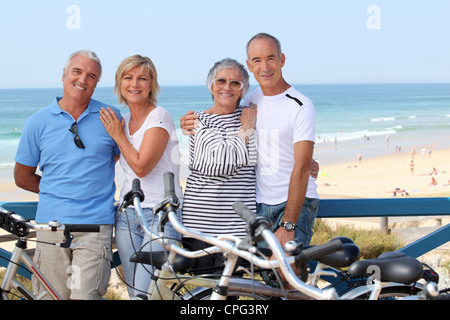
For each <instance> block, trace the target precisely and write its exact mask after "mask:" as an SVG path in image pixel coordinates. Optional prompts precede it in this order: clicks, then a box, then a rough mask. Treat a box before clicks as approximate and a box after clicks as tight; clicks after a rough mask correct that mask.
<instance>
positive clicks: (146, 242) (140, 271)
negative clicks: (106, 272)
mask: <svg viewBox="0 0 450 320" xmlns="http://www.w3.org/2000/svg"><path fill="white" fill-rule="evenodd" d="M143 213H144V219H145V221H147V224H148V226H149V228H151V230H152V231H153V232H154V233H158V231H157V229H158V228H157V227H158V218H157V217H156V218H155V219H154V215H153V210H152V209H150V208H143ZM180 216H181V215H180V210H178V217H179V218H180ZM115 226H116V229H115V232H116V245H117V250H118V252H119V257H120V260H121V262H122V266H123V271H124V274H125V282H126V284H127V289H128V296H129V297H130V298H132V297H134V296H136V295H137V294H145V293H146V292H147V291H148V288H149V286H150V281H151V279H150V278H151V275H152V274H153V271H154V269H153V267H152V266H150V265H144V264H139V263H134V262H130V257H131V256H132V255H133V254H134V253H135V252H140V251H144V252H145V251H147V252H149V251H162V250H163V248H162V246H161V245H160V244H159V243H158V242H156V241H151V240H150V237H149V236H148V235H147V234H146V233H145V232H144V230H143V229H142V227H141V225H140V223H139V220H138V217H137V215H136V212H135V210H134V208H127V210H126V213H125V212H119V213H118V214H117V216H116V223H115ZM164 235H165V236H166V237H167V238H170V239H176V240H178V241H180V240H181V235H180V234H179V233H178V232H177V231H176V230H175V229H174V228H173V227H172V226H171V225H170V223H167V224H166V226H165V228H164Z"/></svg>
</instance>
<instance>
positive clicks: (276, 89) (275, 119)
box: [243, 33, 319, 245]
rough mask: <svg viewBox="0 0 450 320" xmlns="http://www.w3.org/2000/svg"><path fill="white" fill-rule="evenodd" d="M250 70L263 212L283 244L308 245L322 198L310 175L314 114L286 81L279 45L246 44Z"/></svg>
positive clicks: (260, 40)
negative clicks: (255, 83) (292, 242)
mask: <svg viewBox="0 0 450 320" xmlns="http://www.w3.org/2000/svg"><path fill="white" fill-rule="evenodd" d="M247 59H248V60H247V66H248V68H249V70H250V72H252V73H253V75H254V77H255V79H256V81H258V83H259V85H260V87H259V88H257V89H256V90H255V91H253V92H251V93H250V94H249V95H247V97H246V98H245V100H244V101H243V104H244V105H250V103H254V104H256V105H257V109H258V115H257V122H256V134H257V147H258V164H257V166H256V188H257V189H256V197H257V202H258V213H260V214H263V215H265V216H267V217H268V218H269V220H270V221H271V223H272V224H273V226H274V227H275V229H276V233H275V234H276V236H277V238H278V239H279V240H280V242H281V243H282V244H284V243H285V242H286V241H289V240H294V239H295V240H296V241H297V242H299V243H303V245H307V244H309V242H310V240H311V237H312V227H313V225H314V220H315V217H316V215H317V209H318V203H319V195H318V194H317V191H316V184H315V179H314V178H313V177H311V176H310V169H311V161H312V155H313V150H314V142H315V110H314V105H313V103H312V102H311V100H310V99H308V98H307V97H305V96H304V95H303V94H301V93H300V92H299V91H297V90H296V89H295V88H293V87H292V86H290V85H289V84H288V83H287V82H286V81H285V80H284V78H283V75H282V68H283V66H284V63H285V59H286V57H285V55H284V54H283V53H282V51H281V46H280V43H279V41H278V40H277V39H276V38H275V37H273V36H271V35H268V34H265V33H260V34H257V35H256V36H254V37H253V38H252V39H251V40H250V41H249V42H248V44H247Z"/></svg>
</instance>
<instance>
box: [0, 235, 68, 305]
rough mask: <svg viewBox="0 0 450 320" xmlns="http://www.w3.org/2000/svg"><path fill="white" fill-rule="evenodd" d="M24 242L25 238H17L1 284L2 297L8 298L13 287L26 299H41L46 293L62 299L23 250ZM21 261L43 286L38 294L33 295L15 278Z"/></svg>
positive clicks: (24, 247)
mask: <svg viewBox="0 0 450 320" xmlns="http://www.w3.org/2000/svg"><path fill="white" fill-rule="evenodd" d="M26 244H27V240H26V238H20V239H19V240H17V243H16V245H15V248H14V251H13V253H12V255H11V259H10V262H9V263H8V267H7V268H6V273H5V277H4V279H3V282H2V285H1V292H2V299H3V300H9V298H8V293H9V292H10V291H11V289H12V288H13V289H15V290H17V291H18V292H19V293H20V294H22V295H23V296H24V297H25V298H26V299H27V300H41V299H42V298H43V297H45V296H46V295H47V294H48V295H49V296H50V297H51V298H52V299H54V300H62V298H61V296H60V295H59V294H58V292H57V291H56V290H55V289H54V288H53V287H52V285H51V284H50V283H49V282H48V281H47V279H46V278H45V276H44V275H43V274H42V273H41V271H40V270H39V268H38V267H37V266H36V265H35V264H34V262H33V261H32V259H31V258H30V257H29V256H28V254H27V253H26V252H25V249H26ZM21 263H23V265H25V267H26V268H27V269H28V270H29V271H30V272H31V273H32V274H33V276H34V277H36V279H37V280H38V281H39V283H40V284H41V285H42V286H43V288H45V290H44V291H43V292H42V294H40V295H39V296H35V295H34V294H33V293H31V292H30V291H29V290H28V289H27V288H26V287H25V286H24V285H23V284H22V283H21V282H20V281H18V280H17V277H16V275H17V270H18V268H19V265H20V264H21Z"/></svg>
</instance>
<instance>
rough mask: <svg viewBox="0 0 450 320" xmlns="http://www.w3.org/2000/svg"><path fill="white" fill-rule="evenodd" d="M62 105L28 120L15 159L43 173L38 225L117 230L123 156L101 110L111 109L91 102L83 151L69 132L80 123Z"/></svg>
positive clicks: (82, 128)
mask: <svg viewBox="0 0 450 320" xmlns="http://www.w3.org/2000/svg"><path fill="white" fill-rule="evenodd" d="M60 99H61V98H56V99H55V100H54V101H53V103H52V104H51V105H50V106H48V107H47V108H45V109H43V110H41V111H39V112H37V113H35V114H33V115H32V116H31V117H30V118H29V119H28V120H27V122H26V124H25V127H24V129H23V133H22V137H21V139H20V143H19V146H18V149H17V154H16V158H15V161H16V162H18V163H20V164H23V165H25V166H29V167H37V166H39V169H40V170H41V171H42V178H41V182H40V185H39V190H40V192H39V204H38V208H37V212H36V222H37V223H47V222H48V221H50V220H58V221H60V222H62V223H78V224H112V223H113V222H114V214H115V210H114V201H115V200H114V195H115V191H116V186H115V182H114V174H115V163H114V155H115V154H119V153H120V151H119V148H118V147H117V144H116V143H115V142H114V140H113V139H112V138H111V137H110V136H109V135H108V133H107V132H106V130H105V128H104V126H103V124H102V123H101V121H100V113H99V111H100V108H101V107H106V105H105V104H103V103H101V102H99V101H96V100H94V99H91V101H90V103H89V105H88V107H87V108H86V110H85V112H84V113H83V114H82V115H81V116H80V117H79V119H78V123H77V128H78V135H79V136H80V138H81V141H82V142H83V144H84V146H85V149H80V148H78V147H77V146H76V145H75V143H74V136H75V134H73V133H72V132H70V131H69V129H70V127H71V125H72V124H73V123H74V122H75V120H74V119H73V117H72V116H71V115H70V114H69V113H67V112H65V111H63V110H62V109H61V108H60V107H59V105H58V101H59V100H60ZM113 109H114V111H115V112H116V114H117V115H118V116H119V118H120V119H121V118H122V117H121V115H120V112H119V111H118V110H117V109H116V108H113Z"/></svg>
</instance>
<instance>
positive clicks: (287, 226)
mask: <svg viewBox="0 0 450 320" xmlns="http://www.w3.org/2000/svg"><path fill="white" fill-rule="evenodd" d="M280 226H281V227H283V228H284V230H286V231H294V229H295V227H296V225H295V223H292V222H290V221H283V222H281V223H280Z"/></svg>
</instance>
